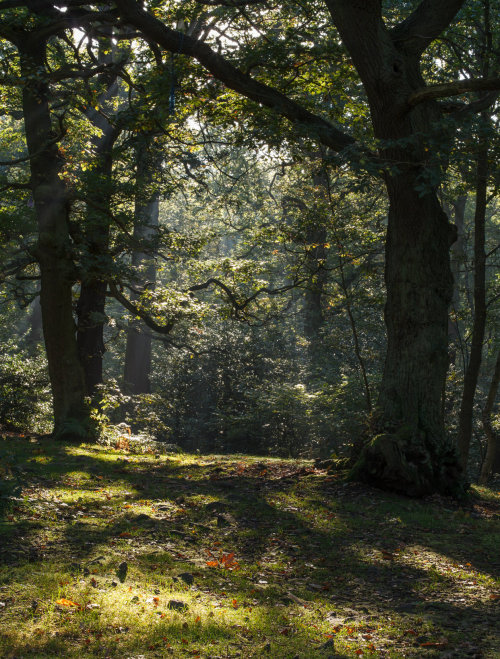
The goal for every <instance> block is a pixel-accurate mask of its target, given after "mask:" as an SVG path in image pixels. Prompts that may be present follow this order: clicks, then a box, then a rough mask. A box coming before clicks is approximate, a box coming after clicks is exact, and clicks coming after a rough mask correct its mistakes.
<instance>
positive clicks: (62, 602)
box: [56, 597, 81, 609]
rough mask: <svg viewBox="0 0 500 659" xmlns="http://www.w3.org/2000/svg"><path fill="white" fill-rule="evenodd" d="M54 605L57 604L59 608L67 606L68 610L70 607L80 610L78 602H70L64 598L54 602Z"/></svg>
mask: <svg viewBox="0 0 500 659" xmlns="http://www.w3.org/2000/svg"><path fill="white" fill-rule="evenodd" d="M56 604H59V605H60V606H67V607H69V608H71V607H76V608H77V609H79V608H81V607H80V605H79V604H78V602H73V601H72V600H68V599H66V598H65V597H62V598H61V599H60V600H56Z"/></svg>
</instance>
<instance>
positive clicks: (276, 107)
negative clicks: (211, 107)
mask: <svg viewBox="0 0 500 659" xmlns="http://www.w3.org/2000/svg"><path fill="white" fill-rule="evenodd" d="M119 12H120V15H121V16H122V18H123V20H124V21H126V22H127V23H129V24H130V25H132V26H134V27H135V28H137V29H139V30H140V31H141V32H142V33H143V35H144V37H145V38H146V39H147V40H148V41H153V42H155V43H157V44H158V45H159V46H161V47H162V48H164V49H165V50H167V51H170V52H173V53H182V54H183V55H188V56H190V57H194V58H195V59H196V60H197V61H198V62H199V63H200V64H201V65H202V66H204V67H205V68H206V69H207V70H208V71H210V73H212V74H213V75H214V77H215V78H217V79H218V80H219V81H220V82H222V83H223V84H225V85H226V86H227V87H229V88H230V89H233V90H234V91H236V92H238V93H239V94H242V95H243V96H246V97H247V98H249V99H250V100H252V101H255V102H256V103H259V104H260V105H263V106H264V107H267V108H270V109H272V110H273V111H274V112H275V113H277V114H279V115H281V116H283V117H286V118H287V119H289V120H290V121H292V122H295V123H298V124H300V125H301V126H303V127H304V128H307V129H308V131H309V133H311V134H313V135H315V137H316V138H317V139H318V140H319V141H321V142H322V143H323V144H325V146H328V147H330V148H331V149H333V150H334V151H336V152H340V151H343V150H344V149H346V148H349V147H354V146H355V145H356V141H355V140H354V138H352V137H351V136H350V135H347V134H346V133H344V132H342V131H341V130H339V129H338V128H336V127H335V126H334V125H333V124H331V123H330V122H329V121H327V120H326V119H323V118H322V117H319V116H317V115H315V114H313V113H312V112H310V111H309V110H307V109H306V108H304V107H302V106H301V105H300V104H299V103H296V102H295V101H293V100H292V99H290V98H288V97H287V96H285V95H284V94H282V93H281V92H279V91H278V90H276V89H273V88H272V87H269V86H268V85H266V84H264V83H261V82H258V81H257V80H254V79H253V78H252V77H250V76H249V75H247V74H245V73H243V72H242V71H240V70H239V69H237V68H236V67H235V66H234V65H233V64H231V63H230V62H228V61H227V60H226V59H225V58H224V57H222V56H221V55H219V54H218V53H216V52H215V51H213V50H212V49H211V48H210V46H208V45H207V44H206V43H204V42H203V41H199V40H196V39H193V38H192V37H189V36H188V35H184V34H182V33H181V32H177V31H176V30H173V29H171V28H169V27H167V26H166V25H165V24H163V23H162V22H161V21H160V20H158V19H157V18H155V17H154V16H152V15H151V14H148V13H147V12H145V11H144V10H143V9H142V8H141V7H140V5H139V3H137V2H136V1H135V0H122V1H121V2H120V3H119Z"/></svg>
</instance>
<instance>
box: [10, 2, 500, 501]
mask: <svg viewBox="0 0 500 659" xmlns="http://www.w3.org/2000/svg"><path fill="white" fill-rule="evenodd" d="M480 4H481V11H479V10H476V9H472V8H471V7H469V6H468V5H467V3H464V2H459V1H458V0H457V1H455V2H453V1H451V0H450V1H449V2H445V3H440V5H439V8H437V7H436V6H435V4H434V3H428V2H425V1H424V2H420V3H418V2H409V3H405V4H404V5H403V6H402V5H401V3H398V4H397V6H396V5H395V6H392V5H391V4H389V5H384V7H383V8H382V7H381V5H380V3H379V2H376V1H375V0H373V1H370V2H366V3H362V5H359V6H358V4H355V3H351V2H344V1H340V0H339V1H338V2H337V1H333V0H332V1H331V2H330V1H328V2H325V3H322V2H321V3H320V2H318V3H308V4H306V5H304V6H302V5H300V6H299V5H297V6H295V5H293V4H291V5H290V6H287V8H282V7H271V6H268V5H263V4H262V5H261V4H260V3H250V4H249V5H248V6H246V7H243V6H241V7H240V6H239V4H238V3H237V4H236V5H234V6H225V5H224V4H221V5H217V3H215V4H209V5H203V4H202V3H197V4H193V5H189V6H187V5H186V6H184V7H182V12H183V13H182V15H181V14H180V9H179V8H178V7H177V6H176V5H172V6H170V5H169V3H166V2H162V3H156V4H155V5H154V6H152V7H151V8H150V11H149V12H146V11H144V10H143V9H142V8H141V5H140V3H137V2H135V1H133V0H126V1H124V2H120V3H118V4H117V5H116V6H115V5H113V3H109V2H106V3H104V2H103V3H99V2H98V3H95V4H94V5H92V7H91V8H90V9H89V8H87V6H85V5H82V4H81V3H79V2H68V3H66V6H65V8H66V11H64V12H61V11H59V10H57V9H55V8H54V5H52V4H51V3H42V5H43V6H42V5H38V4H37V6H36V7H34V6H32V4H31V3H25V2H4V3H1V4H0V11H2V14H3V17H4V19H5V20H4V25H5V26H6V27H5V28H2V37H3V39H4V42H3V48H4V61H3V66H4V70H5V77H6V80H5V81H4V84H5V85H6V86H5V89H7V90H11V89H13V90H14V93H13V94H12V92H9V93H10V94H11V96H10V97H8V95H7V96H6V100H7V108H8V112H9V115H8V117H9V118H8V119H6V120H5V131H4V135H6V136H8V139H7V141H6V146H5V149H6V152H7V153H8V155H9V157H10V160H15V156H16V155H17V154H16V152H15V150H16V149H18V148H19V145H22V140H23V135H25V137H26V140H27V149H28V153H27V157H28V158H27V159H26V158H25V159H24V162H28V161H29V164H30V169H31V179H30V182H29V186H30V189H31V190H32V195H33V200H34V211H35V214H36V217H37V221H38V226H39V231H38V238H37V240H38V249H37V251H35V250H32V249H31V251H30V252H29V254H31V259H29V258H28V260H27V261H26V259H24V260H22V261H21V262H18V261H16V260H15V259H14V261H12V258H13V250H12V249H8V250H6V261H5V267H4V272H5V275H6V278H5V282H6V286H10V287H11V288H10V291H9V298H8V299H9V304H10V300H11V299H12V285H11V284H10V282H12V281H13V280H14V279H15V278H16V277H17V280H19V277H25V276H26V272H27V270H26V269H27V268H28V269H29V268H31V269H32V272H33V273H34V274H33V276H34V277H38V276H40V277H41V280H40V282H41V302H42V312H43V318H44V321H43V322H44V337H45V345H46V350H47V357H48V362H49V373H50V377H51V383H52V390H53V397H54V412H55V425H56V431H57V432H58V433H60V434H62V435H67V434H68V433H69V434H72V435H75V434H76V435H78V434H79V435H80V436H84V435H85V434H86V433H87V432H89V429H90V421H89V416H88V415H89V411H88V407H87V406H86V403H85V396H86V394H89V393H90V394H92V393H93V392H94V391H95V390H96V386H97V385H98V384H99V382H100V380H101V378H102V375H101V368H102V366H101V364H102V357H103V353H104V344H107V346H106V347H107V348H109V351H108V355H107V362H106V361H105V370H106V371H107V374H108V377H114V378H115V379H116V380H117V381H118V382H120V383H123V382H124V381H125V383H128V385H129V386H128V392H129V393H130V392H134V393H144V394H148V393H149V392H148V389H149V385H148V380H149V377H148V372H149V355H148V353H149V351H150V347H149V345H150V341H151V340H153V344H154V345H153V348H152V354H153V357H152V365H151V391H152V392H153V398H150V399H144V401H146V400H149V404H151V405H153V403H154V404H155V405H157V407H158V411H157V414H158V415H159V416H158V419H160V417H161V423H158V427H160V426H161V427H162V428H164V430H163V431H162V432H164V434H165V435H168V433H169V432H170V433H171V434H172V435H174V434H175V435H176V436H184V437H185V438H186V441H189V442H190V443H191V445H200V446H205V445H206V446H209V447H222V448H231V447H232V446H237V447H238V448H239V449H241V450H249V448H253V449H254V450H267V449H269V448H270V447H274V448H276V449H277V450H279V451H285V452H286V451H288V452H290V453H292V454H294V453H298V452H300V451H302V452H304V451H306V450H307V451H316V452H321V451H324V452H327V451H329V450H333V449H334V450H336V451H342V450H346V448H347V446H348V445H351V444H353V443H356V442H355V441H354V439H355V438H356V437H359V436H360V435H361V434H362V428H363V414H362V413H361V411H360V410H362V409H363V410H365V412H364V414H365V415H366V413H369V412H371V411H372V409H373V413H372V414H371V416H370V420H369V423H368V424H365V428H368V431H367V435H366V438H367V439H368V440H369V441H368V443H366V446H365V448H364V449H363V452H362V454H361V456H360V459H359V460H358V462H357V465H356V467H355V473H356V475H357V477H358V478H362V479H364V480H368V481H370V482H374V483H376V484H380V485H383V486H384V487H390V488H392V489H396V490H401V491H404V492H406V493H409V494H412V493H413V494H424V493H426V492H429V491H433V490H436V489H440V490H443V491H446V492H455V493H456V492H459V491H460V490H461V488H462V487H463V478H462V475H461V470H460V465H459V462H458V460H457V457H456V453H455V448H454V442H453V438H452V437H451V435H450V434H449V433H448V432H447V429H446V426H447V425H448V426H449V424H450V421H451V422H453V414H454V413H455V411H456V407H455V402H456V398H453V396H454V395H455V393H454V390H452V391H449V393H448V404H447V403H446V383H447V381H446V374H447V371H448V365H449V354H448V333H449V328H450V327H453V328H455V330H456V331H455V335H456V336H455V340H458V341H459V342H460V350H461V352H462V353H463V354H464V356H466V352H467V351H466V342H467V327H468V326H470V323H471V322H473V323H474V322H475V331H474V332H473V339H472V343H473V346H474V348H473V352H472V354H471V360H470V364H471V365H470V366H469V367H468V368H467V373H468V376H467V378H466V381H467V383H468V384H467V387H468V388H466V390H465V391H464V396H463V402H462V414H461V416H460V422H459V434H460V437H464V433H465V435H467V433H468V436H469V437H470V428H472V422H471V420H473V418H474V416H473V409H472V408H473V402H474V390H475V387H476V384H475V382H476V381H477V379H478V373H479V364H480V355H481V350H482V344H483V338H482V337H481V335H482V334H483V329H482V327H483V326H484V327H488V325H487V323H490V325H491V324H492V322H494V320H491V319H494V315H492V313H491V312H494V310H495V303H496V293H495V286H496V285H497V283H496V281H495V279H494V276H493V275H486V274H483V272H482V271H481V268H480V265H481V262H482V261H481V259H480V258H478V255H479V254H480V252H481V248H480V244H482V243H483V242H484V241H483V239H482V234H481V223H480V218H479V215H481V217H483V218H484V224H485V236H486V238H485V240H486V243H488V245H489V242H491V246H489V247H488V248H487V249H489V252H490V257H495V255H496V254H497V251H496V248H495V245H494V241H495V237H494V236H495V232H496V231H497V229H498V224H497V220H496V216H495V214H494V213H492V214H491V217H488V210H487V209H488V204H490V208H493V207H492V206H491V204H492V203H494V186H495V184H496V170H495V169H494V167H493V168H492V169H491V170H490V172H491V173H490V175H489V176H488V174H486V175H485V174H484V172H482V170H481V168H480V167H479V166H478V167H477V168H476V167H475V166H474V167H471V165H470V162H467V160H465V163H466V164H465V165H463V164H461V161H460V157H458V148H459V147H460V144H461V143H466V144H468V145H469V148H471V145H472V144H473V143H474V142H475V141H476V140H477V144H484V133H481V129H480V128H479V126H480V123H481V122H477V121H476V117H477V116H478V113H482V116H483V117H485V116H486V114H487V115H488V117H493V118H494V117H496V114H495V113H496V109H495V104H496V98H497V96H496V93H497V92H496V90H497V89H498V88H499V83H498V79H497V78H496V77H495V75H496V71H495V68H494V66H495V65H494V61H495V57H496V53H497V43H496V39H497V36H496V29H495V27H494V25H492V18H491V17H492V16H493V15H496V14H495V13H494V7H492V6H491V5H490V2H487V1H486V0H485V1H484V2H482V3H480ZM460 12H462V13H460ZM471 12H472V14H473V15H472V14H471ZM471 16H472V18H471ZM27 20H28V22H29V29H28V30H26V28H25V27H24V26H25V24H26V21H27ZM470 20H474V21H476V23H477V25H478V26H479V28H478V29H479V30H482V32H480V34H481V35H482V37H481V38H478V41H477V44H475V45H474V48H476V49H477V50H478V52H480V54H481V56H480V61H481V65H480V68H479V70H478V69H475V68H474V67H473V66H472V65H470V66H469V65H468V62H469V58H470V57H471V53H470V52H469V51H468V50H467V47H465V48H464V45H463V44H464V39H465V42H467V30H466V27H465V26H466V25H468V24H469V23H470ZM174 21H175V24H176V28H177V29H172V27H170V26H171V25H172V23H173V22H174ZM446 30H448V32H446ZM422 35H425V37H424V36H422ZM35 36H36V40H35V38H34V37H35ZM33 43H36V44H37V46H36V48H37V52H36V53H32V52H31V50H32V49H33V48H34V46H33V45H32V44H33ZM40 44H42V45H41V46H40ZM122 44H123V45H122ZM128 44H130V46H129V45H128ZM30 49H31V50H30ZM28 51H29V52H28ZM35 56H36V57H35ZM19 67H21V69H19ZM34 67H35V68H34ZM20 87H23V104H22V107H21V104H20V102H19V97H17V98H16V93H17V92H16V91H15V90H16V89H19V88H20ZM463 94H468V96H467V97H465V98H464V100H460V101H456V97H457V96H460V95H463ZM440 99H447V100H446V101H441V100H440ZM38 100H41V103H38V102H37V101H38ZM38 105H41V108H38V110H37V106H38ZM42 109H43V112H41V110H42ZM21 117H22V118H23V120H24V121H23V125H24V133H23V128H22V126H21V122H20V118H21ZM13 122H17V123H13ZM493 123H494V122H493ZM483 124H484V120H483ZM13 127H14V129H13ZM42 128H43V130H42ZM11 136H12V137H11ZM14 136H15V139H13V138H14ZM104 146H105V147H106V148H104ZM492 148H493V145H492V144H491V145H489V149H492ZM471 150H472V148H471ZM483 152H484V148H483ZM474 153H476V151H474ZM477 153H479V151H477ZM85 154H87V155H85ZM42 155H43V158H42ZM149 156H150V157H149ZM462 162H464V159H463V158H462ZM477 162H478V163H479V164H480V162H482V163H483V169H484V165H485V164H486V166H487V167H488V158H487V156H486V160H485V156H484V153H483V158H482V160H481V159H478V160H477ZM146 164H147V166H146ZM24 169H25V167H24ZM24 169H23V171H22V174H23V175H25V172H24ZM9 172H10V174H9V173H8V174H7V175H6V189H7V188H8V189H9V194H10V195H11V198H12V199H15V200H16V203H17V204H18V205H19V199H22V194H23V192H22V191H23V190H24V189H25V187H26V185H27V182H26V180H21V179H20V178H19V175H20V174H21V172H18V171H17V170H14V169H12V168H9ZM474 180H477V181H479V182H480V185H481V186H482V187H481V188H480V187H479V183H478V185H477V186H475V185H474V184H473V183H472V182H473V181H474ZM19 186H21V187H19ZM23 186H24V187H23ZM480 189H481V193H480V194H479V190H480ZM42 193H43V194H42ZM454 194H455V197H453V195H454ZM458 195H461V198H462V199H464V198H466V197H467V196H470V197H471V200H472V196H473V195H474V196H475V201H476V206H475V207H476V211H475V213H476V215H475V217H476V222H475V224H476V230H475V236H476V251H475V258H474V268H475V280H476V283H477V285H476V301H475V303H474V313H475V321H473V320H472V316H470V315H465V316H464V317H463V318H461V317H460V310H459V311H458V312H457V309H456V308H455V310H454V312H455V315H454V318H453V322H452V323H450V320H449V315H448V311H449V305H450V302H451V301H452V299H454V302H455V306H462V305H459V302H460V296H461V295H462V286H463V285H464V284H465V288H467V283H468V281H469V279H468V278H467V277H465V273H463V272H462V271H461V268H460V267H457V268H455V271H454V273H455V289H454V288H453V279H452V269H451V267H450V262H449V247H450V245H451V244H453V242H454V240H455V238H456V231H455V230H454V228H453V226H452V225H451V224H450V221H449V218H448V216H447V215H446V213H445V212H444V210H443V205H442V201H445V202H446V204H447V205H450V204H451V203H452V202H456V204H458ZM157 200H158V202H157ZM56 202H57V203H56ZM157 203H158V208H159V219H158V229H156V227H155V223H156V220H155V219H154V217H153V215H151V214H150V212H149V210H148V212H147V213H146V215H147V218H146V220H145V213H144V211H145V209H146V208H147V207H149V206H151V208H153V207H155V206H156V204H157ZM446 207H447V206H446ZM466 207H469V208H471V207H472V206H471V203H467V204H466ZM141 209H142V210H141ZM483 211H484V212H483ZM18 214H19V215H21V216H23V213H18ZM4 215H7V212H6V213H4ZM24 215H26V216H29V212H26V209H25V212H24ZM20 221H23V222H26V221H27V220H26V219H22V220H20ZM468 222H469V217H467V216H464V227H463V230H462V234H463V232H464V231H465V225H466V224H468ZM47 227H48V228H50V231H47V230H46V229H47ZM458 229H459V230H460V229H462V227H458ZM384 231H387V236H386V246H385V257H383V254H382V245H381V241H382V234H383V232H384ZM460 239H461V245H462V248H461V254H462V256H461V257H460V258H462V257H463V258H464V259H467V258H468V254H469V251H468V250H469V244H468V241H467V239H466V236H465V235H462V236H461V237H460ZM6 245H7V242H6ZM483 253H484V248H483ZM7 254H8V257H7ZM23 258H24V257H23ZM9 259H10V260H9ZM34 260H35V261H36V265H35V264H34ZM485 262H486V261H485ZM384 263H385V289H386V295H387V299H386V303H385V323H386V332H387V349H386V350H385V347H384V343H385V341H384V333H383V329H382V325H381V314H382V300H383V297H382V293H383V285H382V282H381V274H382V267H383V265H384ZM154 270H155V271H156V272H154ZM484 272H486V270H485V271H484ZM22 281H25V280H24V279H23V280H22ZM34 281H35V282H36V281H37V279H35V280H34ZM481 282H484V285H483V289H484V290H485V291H486V290H487V288H489V289H490V290H492V294H491V296H490V303H489V306H488V301H486V299H485V295H483V294H482V293H481V294H480V291H479V289H478V285H480V283H481ZM29 286H33V284H32V283H31V280H30V283H29V284H28V283H24V284H23V287H24V290H27V289H28V288H29ZM454 291H455V292H454ZM466 292H467V291H466ZM106 294H107V295H108V296H109V297H112V298H114V302H112V303H110V302H109V301H108V302H107V303H106V304H105V296H106ZM453 296H455V298H453ZM480 298H482V299H484V300H485V301H484V305H483V307H484V310H486V309H487V308H488V309H489V311H490V319H488V318H487V317H486V315H485V313H484V310H483V313H482V315H481V303H480ZM75 301H76V309H73V304H74V302H75ZM120 305H121V306H120ZM463 308H464V307H463V306H462V309H463ZM44 309H45V311H43V310H44ZM74 311H76V314H77V316H78V332H77V333H76V334H75V328H74V318H73V312H74ZM128 314H132V317H133V318H129V316H128ZM130 323H131V325H130V327H129V340H128V347H127V348H125V343H124V342H125V337H124V333H125V329H126V327H128V326H129V324H130ZM479 325H481V327H479ZM479 330H481V331H479ZM487 331H488V330H487ZM491 336H492V340H491V343H492V344H494V339H493V334H491ZM50 337H52V338H50ZM132 337H134V338H132ZM138 337H141V338H140V339H139V338H138ZM154 337H156V338H154ZM491 349H492V350H493V349H494V345H492V346H491ZM140 350H143V351H144V352H143V353H141V354H143V355H144V356H142V357H140V359H138V355H139V351H140ZM384 350H385V366H384V368H383V369H381V360H382V356H383V354H384ZM123 354H126V360H125V375H124V376H123V368H124V361H123V356H122V355H123ZM134 360H135V361H136V362H138V363H139V364H140V367H141V368H139V365H136V366H134V367H132V364H133V362H134ZM462 361H463V363H462V364H461V365H460V366H456V368H455V370H454V371H453V374H454V377H455V378H456V381H457V382H459V381H460V378H461V372H460V370H461V369H463V368H466V367H467V361H468V360H467V359H464V360H462ZM141 369H142V370H141ZM139 371H141V372H140V373H139ZM132 372H133V373H134V376H133V377H132ZM139 380H141V384H139ZM133 381H135V384H134V382H133ZM85 382H86V384H85ZM130 385H133V386H130ZM124 388H125V389H127V387H126V386H125V387H124ZM464 401H465V402H464ZM144 404H147V403H144ZM127 405H129V406H130V405H132V403H130V401H129V402H128V403H127ZM447 405H448V407H447ZM120 409H122V411H123V410H124V409H125V408H120ZM132 409H134V410H136V408H135V407H134V408H132V407H130V410H132ZM136 411H137V410H136ZM447 411H448V413H449V416H448V417H447V418H446V417H445V413H446V412H447ZM134 414H135V412H134ZM466 417H467V419H469V421H467V423H466V421H465V418H466ZM365 418H366V417H365ZM476 418H479V417H476ZM78 428H80V430H78ZM467 428H469V430H467ZM168 429H170V431H169V430H168ZM202 437H205V439H204V440H202ZM196 438H197V439H196ZM468 442H469V440H463V441H462V442H461V446H466V445H468ZM461 455H462V463H463V465H465V464H466V462H467V451H466V450H465V449H463V450H461Z"/></svg>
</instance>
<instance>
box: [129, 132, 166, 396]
mask: <svg viewBox="0 0 500 659" xmlns="http://www.w3.org/2000/svg"><path fill="white" fill-rule="evenodd" d="M153 141H154V138H153V136H151V135H147V136H144V137H143V139H142V140H140V141H139V144H138V146H137V174H136V185H137V191H136V198H135V210H134V240H135V242H136V243H137V244H140V245H141V244H142V245H144V246H145V247H146V246H148V247H149V249H148V250H147V251H146V250H144V251H141V250H140V249H136V250H135V251H134V252H133V254H132V267H133V268H134V270H135V272H136V281H135V288H136V289H140V290H144V289H146V288H147V289H148V290H153V289H154V286H155V282H156V263H155V260H154V255H152V250H153V247H154V241H155V237H156V235H157V231H158V216H159V195H158V190H157V189H156V186H155V185H154V178H155V173H156V171H157V169H158V167H159V165H160V158H159V154H158V153H157V152H156V151H155V146H154V144H153ZM137 299H138V296H137V295H136V294H134V295H133V297H132V301H134V300H137ZM150 373H151V336H150V335H149V332H146V331H144V325H143V324H141V323H140V321H137V320H131V321H130V322H129V327H128V331H127V347H126V351H125V366H124V373H123V386H124V389H125V391H126V392H127V393H129V394H145V393H150V391H151V384H150V381H149V376H150Z"/></svg>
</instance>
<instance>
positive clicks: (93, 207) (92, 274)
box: [77, 25, 119, 397]
mask: <svg viewBox="0 0 500 659" xmlns="http://www.w3.org/2000/svg"><path fill="white" fill-rule="evenodd" d="M100 32H101V34H100V36H99V52H98V56H97V61H98V63H99V64H100V65H110V64H112V63H113V61H115V60H116V58H117V55H118V54H119V53H117V46H116V44H114V43H113V28H112V27H111V26H109V25H108V26H105V25H103V26H101V29H100ZM99 82H101V81H100V80H99V78H98V83H99ZM102 82H103V83H104V85H105V87H104V91H103V92H102V93H101V94H100V96H99V102H98V104H99V107H100V108H104V109H105V110H106V112H107V113H108V114H111V113H113V111H114V108H113V102H114V101H115V100H116V98H117V97H118V96H119V86H118V84H117V81H116V74H114V75H113V76H112V77H111V78H109V75H108V74H102ZM87 118H88V120H89V121H90V122H91V123H92V124H93V125H94V126H96V127H97V128H98V129H99V130H100V131H101V135H100V136H99V137H95V138H94V139H93V146H94V149H95V163H96V164H95V167H94V168H93V169H92V171H91V173H90V174H89V180H88V191H87V195H88V202H87V214H86V218H85V219H86V222H85V227H84V231H83V234H84V245H85V251H86V256H87V258H86V260H84V261H83V263H82V277H81V286H80V296H79V299H78V304H77V318H78V333H77V342H78V354H79V356H80V361H81V363H82V366H83V371H84V375H85V387H86V391H87V395H88V396H90V397H94V395H95V392H96V387H97V386H98V385H99V384H101V383H102V381H103V371H102V361H103V356H104V353H105V350H106V349H105V346H104V325H105V322H106V315H105V306H106V289H107V279H108V272H109V268H108V266H109V265H110V264H111V263H110V262H111V257H110V256H109V254H108V248H109V232H110V217H111V195H112V170H113V153H112V151H113V146H114V144H115V141H116V139H117V137H118V135H119V129H117V128H116V127H114V126H112V125H111V124H110V123H109V121H108V120H107V119H106V116H105V114H104V113H103V112H99V111H96V110H94V108H92V107H89V108H88V109H87Z"/></svg>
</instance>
